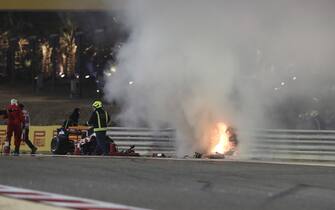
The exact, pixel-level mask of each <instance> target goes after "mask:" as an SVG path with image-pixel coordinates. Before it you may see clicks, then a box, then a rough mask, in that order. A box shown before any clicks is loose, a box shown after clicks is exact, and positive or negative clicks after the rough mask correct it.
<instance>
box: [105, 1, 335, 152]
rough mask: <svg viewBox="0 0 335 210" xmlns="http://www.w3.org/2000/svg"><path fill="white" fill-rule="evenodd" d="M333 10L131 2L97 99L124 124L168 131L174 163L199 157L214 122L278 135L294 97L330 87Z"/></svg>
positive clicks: (321, 4)
mask: <svg viewBox="0 0 335 210" xmlns="http://www.w3.org/2000/svg"><path fill="white" fill-rule="evenodd" d="M334 9H335V2H334V1H331V0H321V1H311V0H283V1H275V0H270V1H268V0H255V1H242V0H238V1H230V0H223V1H222V0H210V1H201V0H193V1H186V0H182V1H180V0H169V1H156V0H137V1H130V2H128V4H127V6H126V7H125V10H124V13H125V15H124V16H125V18H124V25H125V26H126V27H127V28H128V29H129V32H130V36H129V38H128V39H127V41H126V42H125V43H124V44H123V45H122V47H121V49H120V51H119V54H118V59H117V60H118V63H117V71H116V72H115V73H114V74H113V75H112V76H110V77H108V78H107V83H106V86H105V93H106V96H105V97H106V98H107V99H108V100H109V101H112V100H116V101H118V102H119V103H122V107H123V108H122V112H121V113H120V115H119V116H118V117H119V119H120V120H121V121H122V123H123V124H124V125H126V126H141V125H148V126H150V127H152V128H159V127H162V126H169V127H173V128H176V129H177V140H178V154H180V155H183V154H186V153H190V152H193V151H201V150H205V149H206V145H208V143H207V142H206V135H207V134H206V132H207V131H208V129H209V127H211V126H212V125H213V123H215V122H218V121H223V122H225V123H227V124H229V125H232V126H234V127H236V128H237V129H238V130H245V129H251V128H269V127H270V128H276V127H278V126H280V125H281V124H283V122H282V121H281V120H279V118H278V117H277V115H278V116H281V115H285V113H286V111H288V112H289V110H290V107H288V106H290V105H288V103H289V102H290V101H291V100H292V98H293V99H294V98H304V99H305V98H307V99H309V98H313V97H315V95H318V96H319V95H321V94H323V93H325V92H327V91H328V90H329V87H331V86H332V82H331V79H332V78H333V77H334V73H333V72H334V66H335V59H334V55H335V39H334V37H335V27H334V26H335V13H334V11H335V10H334ZM327 88H328V89H327ZM330 89H331V88H330ZM332 90H333V91H334V88H333V89H332ZM333 95H334V94H333ZM278 104H280V105H281V106H284V107H285V109H283V108H282V107H281V109H279V110H278V109H277V108H276V107H277V106H278ZM282 110H284V113H278V112H279V111H282ZM276 112H277V113H276ZM291 117H295V116H291ZM241 138H242V139H240V140H241V144H242V145H243V143H244V142H247V141H249V140H250V139H248V138H247V137H241Z"/></svg>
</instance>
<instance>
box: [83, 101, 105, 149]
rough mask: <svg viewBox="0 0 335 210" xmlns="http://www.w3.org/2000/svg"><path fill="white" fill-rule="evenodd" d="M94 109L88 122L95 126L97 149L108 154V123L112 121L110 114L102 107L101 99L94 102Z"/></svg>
mask: <svg viewBox="0 0 335 210" xmlns="http://www.w3.org/2000/svg"><path fill="white" fill-rule="evenodd" d="M92 107H93V109H94V111H93V112H92V114H91V117H90V119H89V121H88V124H89V125H91V126H93V128H94V132H95V134H96V139H97V149H96V152H98V150H101V151H102V152H103V155H108V148H107V144H106V131H107V125H108V123H109V121H110V116H109V114H108V112H106V111H105V110H104V109H103V107H102V102H101V101H95V102H94V103H93V104H92Z"/></svg>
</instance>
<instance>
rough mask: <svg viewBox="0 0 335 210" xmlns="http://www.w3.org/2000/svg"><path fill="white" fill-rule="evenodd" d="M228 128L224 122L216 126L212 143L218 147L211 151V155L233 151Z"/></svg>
mask: <svg viewBox="0 0 335 210" xmlns="http://www.w3.org/2000/svg"><path fill="white" fill-rule="evenodd" d="M227 128H228V126H227V125H226V124H224V123H222V122H220V123H217V124H216V126H215V130H213V135H212V142H214V144H216V145H215V146H214V147H213V148H212V149H211V153H220V154H225V153H226V152H228V151H229V150H230V149H231V146H230V144H229V136H228V134H227V133H226V131H227Z"/></svg>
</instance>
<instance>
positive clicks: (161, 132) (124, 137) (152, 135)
mask: <svg viewBox="0 0 335 210" xmlns="http://www.w3.org/2000/svg"><path fill="white" fill-rule="evenodd" d="M174 134H175V130H173V129H157V130H151V129H148V128H126V127H110V128H108V130H107V135H108V136H109V137H111V139H113V141H114V142H115V143H116V144H117V145H118V149H119V150H125V149H128V148H129V147H130V146H132V145H134V146H135V150H136V152H138V153H139V154H141V155H152V154H154V153H164V154H165V155H168V156H171V155H172V156H173V155H175V151H176V150H175V147H174V142H175V137H174V136H175V135H174Z"/></svg>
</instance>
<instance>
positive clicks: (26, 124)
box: [19, 103, 37, 154]
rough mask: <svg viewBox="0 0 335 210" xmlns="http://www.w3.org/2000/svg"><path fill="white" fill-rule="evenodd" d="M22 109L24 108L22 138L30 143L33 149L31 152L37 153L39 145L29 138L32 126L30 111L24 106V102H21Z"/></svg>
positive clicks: (29, 145)
mask: <svg viewBox="0 0 335 210" xmlns="http://www.w3.org/2000/svg"><path fill="white" fill-rule="evenodd" d="M19 107H20V109H21V110H22V114H23V123H22V135H21V139H22V140H23V141H24V142H25V143H26V144H27V145H28V147H29V148H30V149H31V154H35V153H36V150H37V147H36V146H34V145H33V143H31V141H30V140H29V126H30V116H29V112H28V111H27V110H26V109H25V108H24V105H23V104H22V103H20V104H19Z"/></svg>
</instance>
